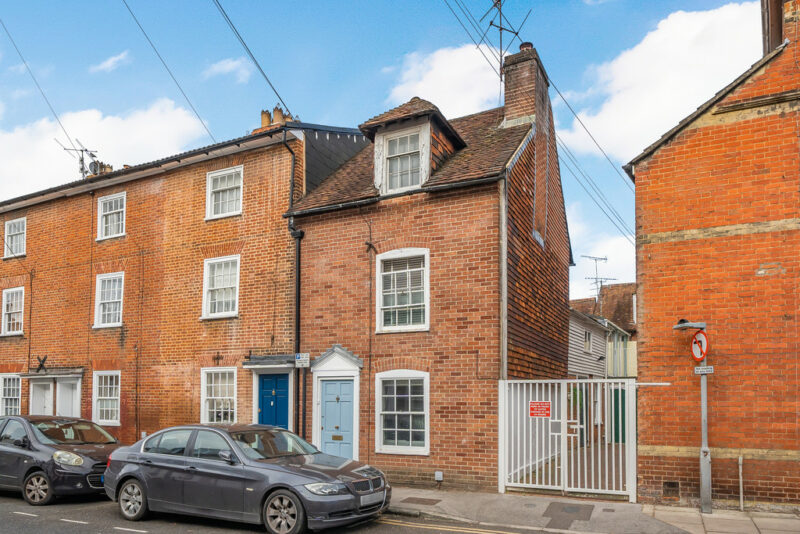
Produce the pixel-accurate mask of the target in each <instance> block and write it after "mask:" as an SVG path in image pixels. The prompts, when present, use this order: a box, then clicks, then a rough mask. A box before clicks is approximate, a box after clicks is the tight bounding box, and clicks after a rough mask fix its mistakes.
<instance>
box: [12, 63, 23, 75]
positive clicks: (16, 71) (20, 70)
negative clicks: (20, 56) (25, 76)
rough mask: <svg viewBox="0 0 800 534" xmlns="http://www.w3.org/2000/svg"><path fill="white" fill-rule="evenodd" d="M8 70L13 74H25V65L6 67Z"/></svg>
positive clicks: (18, 64)
mask: <svg viewBox="0 0 800 534" xmlns="http://www.w3.org/2000/svg"><path fill="white" fill-rule="evenodd" d="M8 70H10V71H11V72H13V73H14V74H22V73H23V72H25V64H24V63H17V64H16V65H11V66H10V67H8Z"/></svg>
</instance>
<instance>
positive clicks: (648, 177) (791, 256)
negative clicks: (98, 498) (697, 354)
mask: <svg viewBox="0 0 800 534" xmlns="http://www.w3.org/2000/svg"><path fill="white" fill-rule="evenodd" d="M787 6H789V7H790V9H791V10H793V17H794V18H793V20H796V18H797V11H796V9H797V2H796V1H792V2H787ZM790 22H792V21H790ZM792 23H793V22H792ZM787 27H788V28H792V27H793V26H791V24H789V25H787ZM797 54H798V48H797V45H796V44H794V43H793V44H790V45H789V47H788V48H787V49H786V50H785V51H784V52H783V53H781V54H780V55H779V56H778V57H777V58H775V59H774V60H773V61H772V63H770V64H769V65H768V66H767V67H766V68H765V69H764V70H763V72H761V73H757V74H756V75H755V76H754V77H753V78H752V79H751V80H750V81H749V82H747V83H746V84H744V85H743V86H741V87H740V88H739V89H737V90H735V91H734V92H733V93H732V94H731V95H729V96H728V97H727V98H726V99H725V100H724V101H723V102H722V104H728V103H731V102H741V101H742V100H743V99H751V98H754V97H756V96H766V95H770V94H773V93H774V92H776V91H778V92H779V91H782V90H783V89H785V88H786V87H793V88H796V87H797V86H798V83H800V69H798V68H797V67H796V63H795V62H796V61H797ZM799 136H800V114H798V112H797V106H796V102H795V103H794V104H792V105H787V107H784V108H774V107H772V105H762V106H760V107H758V108H755V109H751V110H744V111H742V112H730V113H725V114H716V115H714V114H710V113H709V114H707V115H706V116H704V117H703V118H701V119H700V120H699V121H698V122H697V123H695V124H694V125H692V126H689V127H688V128H687V129H686V130H684V131H683V132H682V133H680V134H679V135H678V136H677V137H676V138H675V139H674V140H672V141H671V142H669V143H668V144H666V145H664V146H663V147H661V148H660V149H659V150H658V151H657V152H656V153H655V154H653V155H652V157H650V158H649V159H648V160H646V161H645V162H643V163H641V164H637V166H636V168H635V172H636V201H637V202H636V226H637V237H638V239H637V241H638V244H637V273H638V282H639V289H638V302H637V306H638V311H639V317H640V319H641V322H640V324H639V325H638V326H639V343H638V354H639V355H638V358H639V380H640V381H642V382H670V383H671V385H670V386H669V387H658V388H640V389H639V447H640V456H639V473H638V474H639V493H640V497H641V499H642V500H645V501H660V500H662V488H663V483H664V482H670V481H678V482H680V491H681V495H680V499H681V500H682V501H691V500H693V499H696V498H697V497H698V484H699V472H698V471H699V468H698V459H697V457H696V456H691V457H682V456H681V455H680V454H679V451H678V450H677V448H678V447H699V445H700V414H699V410H700V380H699V378H698V377H696V376H695V375H694V374H693V372H692V367H693V366H694V363H693V361H692V360H691V358H690V345H689V340H690V337H691V335H692V332H684V333H676V332H674V331H673V330H672V325H674V324H675V323H676V322H677V321H678V319H681V318H685V319H688V320H691V321H705V322H706V323H707V324H708V335H709V337H710V353H709V357H708V363H709V364H710V365H713V366H714V369H715V372H714V374H713V375H711V376H710V377H709V379H708V384H709V444H710V446H711V447H712V475H713V493H714V497H715V498H731V499H738V480H737V478H738V473H737V472H736V470H737V466H736V465H735V464H736V460H735V459H733V460H731V459H727V458H725V459H714V458H713V454H714V452H713V450H714V448H717V451H718V453H719V454H722V453H723V452H724V451H727V453H726V454H728V455H733V456H734V457H735V456H738V454H742V455H743V456H744V465H745V473H744V486H745V499H746V500H747V501H781V502H791V501H795V502H796V500H797V498H798V493H800V478H798V477H797V476H795V474H796V473H797V472H798V471H799V470H800V424H798V419H797V414H798V413H800V404H798V398H800V381H799V380H798V353H799V352H798V338H799V337H800V336H799V330H798V326H800V325H799V324H798V309H799V308H798V303H799V302H800V300H798V288H799V287H800V255H799V254H798V250H800V230H798V225H797V221H798V205H800V192H799V190H798V186H797V184H798V180H799V179H800V172H799V170H800V150H798V138H799ZM792 219H793V220H794V221H795V223H792V222H791V220H792ZM787 220H788V221H789V222H788V223H787ZM763 223H768V224H770V225H772V227H771V228H766V227H765V226H764V224H763ZM793 224H794V226H793ZM729 225H744V226H739V227H730V226H729ZM711 228H715V231H714V232H713V233H712V232H709V231H707V230H708V229H711ZM698 229H699V230H698ZM703 229H705V230H706V231H705V232H704V231H703ZM686 230H698V231H699V233H697V234H694V235H687V234H685V233H681V232H684V231H686ZM664 232H677V233H673V234H664ZM719 449H722V450H723V451H719ZM687 450H689V451H690V452H689V453H687V454H690V455H693V454H694V452H693V451H694V449H687ZM737 451H738V452H737ZM787 458H789V461H787ZM792 458H793V460H792ZM734 482H735V483H734Z"/></svg>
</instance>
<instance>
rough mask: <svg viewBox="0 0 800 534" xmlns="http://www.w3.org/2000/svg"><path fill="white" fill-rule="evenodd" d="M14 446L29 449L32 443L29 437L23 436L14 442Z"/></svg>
mask: <svg viewBox="0 0 800 534" xmlns="http://www.w3.org/2000/svg"><path fill="white" fill-rule="evenodd" d="M14 446H15V447H19V448H21V449H28V448H30V446H31V442H30V440H29V439H28V436H23V437H22V438H21V439H15V440H14Z"/></svg>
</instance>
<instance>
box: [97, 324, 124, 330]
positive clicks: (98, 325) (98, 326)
mask: <svg viewBox="0 0 800 534" xmlns="http://www.w3.org/2000/svg"><path fill="white" fill-rule="evenodd" d="M104 328H122V323H114V324H96V325H92V330H103V329H104Z"/></svg>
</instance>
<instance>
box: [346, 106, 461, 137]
mask: <svg viewBox="0 0 800 534" xmlns="http://www.w3.org/2000/svg"><path fill="white" fill-rule="evenodd" d="M426 116H427V117H430V118H431V119H432V120H434V121H436V122H437V123H438V124H439V126H440V127H441V128H442V130H443V131H444V132H445V133H446V134H447V136H448V137H450V139H451V140H452V142H453V146H455V147H456V148H463V147H464V140H463V139H462V138H461V136H460V135H458V132H456V131H455V129H453V125H452V124H450V122H448V120H447V119H445V118H444V115H442V112H441V111H439V108H437V107H436V106H434V105H433V104H431V103H430V102H428V101H427V100H423V99H421V98H420V97H418V96H415V97H414V98H412V99H411V100H409V101H408V102H406V103H405V104H400V105H399V106H397V107H396V108H392V109H390V110H389V111H386V112H384V113H381V114H380V115H377V116H375V117H372V118H371V119H370V120H368V121H367V122H365V123H362V124H361V125H359V127H358V129H359V130H361V132H362V133H363V134H364V135H365V136H367V138H369V140H370V141H371V140H373V139H375V132H376V131H377V130H378V128H379V127H381V126H388V125H389V124H391V123H393V122H398V121H402V120H410V119H416V118H417V117H426Z"/></svg>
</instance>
